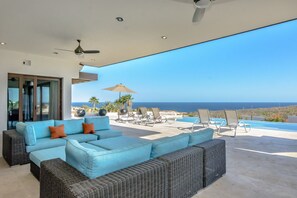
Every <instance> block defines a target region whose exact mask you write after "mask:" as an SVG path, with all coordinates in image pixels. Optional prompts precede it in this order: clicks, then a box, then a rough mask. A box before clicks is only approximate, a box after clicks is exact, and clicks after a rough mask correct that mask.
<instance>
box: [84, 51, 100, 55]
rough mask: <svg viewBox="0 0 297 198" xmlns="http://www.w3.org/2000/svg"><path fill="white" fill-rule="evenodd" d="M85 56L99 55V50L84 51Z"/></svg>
mask: <svg viewBox="0 0 297 198" xmlns="http://www.w3.org/2000/svg"><path fill="white" fill-rule="evenodd" d="M84 53H85V54H98V53H100V51H99V50H86V51H84Z"/></svg>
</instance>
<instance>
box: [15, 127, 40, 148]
mask: <svg viewBox="0 0 297 198" xmlns="http://www.w3.org/2000/svg"><path fill="white" fill-rule="evenodd" d="M16 131H17V132H18V133H20V134H21V135H23V136H24V138H25V142H26V145H29V146H33V145H35V144H36V135H35V130H34V127H33V126H32V125H28V124H26V123H23V122H18V123H17V124H16Z"/></svg>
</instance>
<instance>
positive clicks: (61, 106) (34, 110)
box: [6, 73, 63, 121]
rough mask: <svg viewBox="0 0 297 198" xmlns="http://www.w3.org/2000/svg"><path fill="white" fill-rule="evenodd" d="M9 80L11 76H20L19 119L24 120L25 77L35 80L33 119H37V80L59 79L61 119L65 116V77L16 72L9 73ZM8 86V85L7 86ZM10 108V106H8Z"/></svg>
mask: <svg viewBox="0 0 297 198" xmlns="http://www.w3.org/2000/svg"><path fill="white" fill-rule="evenodd" d="M7 77H8V78H7V80H8V79H9V78H13V77H15V78H18V79H19V121H23V98H22V96H23V92H22V90H23V89H22V86H23V83H24V79H32V80H33V84H34V85H33V89H34V91H33V92H34V93H33V98H34V99H33V121H36V120H37V114H36V111H37V80H51V81H57V82H58V87H59V89H60V91H59V92H58V98H59V99H60V101H59V102H58V110H59V119H62V117H63V78H59V77H49V76H38V75H28V74H16V73H8V75H7ZM7 88H8V87H7ZM7 108H8V107H7ZM6 111H8V109H7V110H6Z"/></svg>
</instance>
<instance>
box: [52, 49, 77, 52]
mask: <svg viewBox="0 0 297 198" xmlns="http://www.w3.org/2000/svg"><path fill="white" fill-rule="evenodd" d="M55 50H60V51H65V52H73V50H67V49H60V48H55Z"/></svg>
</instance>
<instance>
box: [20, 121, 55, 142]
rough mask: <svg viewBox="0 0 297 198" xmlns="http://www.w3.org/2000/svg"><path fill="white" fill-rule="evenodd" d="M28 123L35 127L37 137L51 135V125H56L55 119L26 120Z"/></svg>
mask: <svg viewBox="0 0 297 198" xmlns="http://www.w3.org/2000/svg"><path fill="white" fill-rule="evenodd" d="M26 124H28V125H31V126H33V127H34V130H35V135H36V139H39V138H47V137H50V136H51V132H50V130H49V127H50V126H55V122H54V120H46V121H36V122H26Z"/></svg>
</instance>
